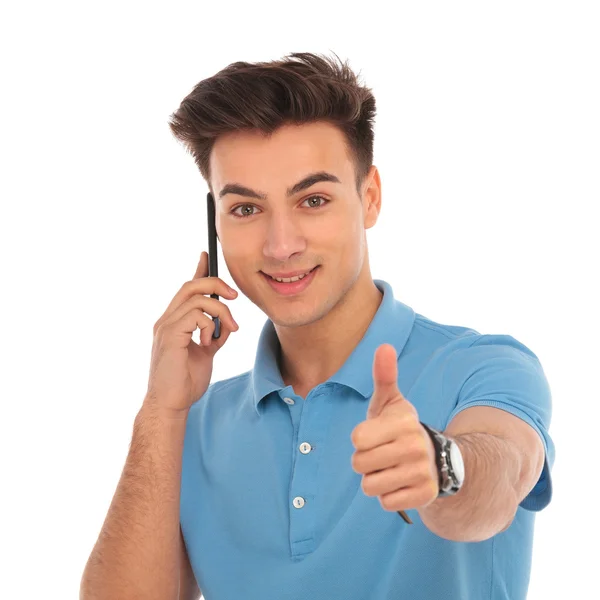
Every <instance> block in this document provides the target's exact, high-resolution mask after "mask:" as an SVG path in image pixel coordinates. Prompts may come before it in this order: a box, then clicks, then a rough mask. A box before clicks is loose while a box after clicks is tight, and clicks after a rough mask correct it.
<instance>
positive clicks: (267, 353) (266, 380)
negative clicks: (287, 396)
mask: <svg viewBox="0 0 600 600" xmlns="http://www.w3.org/2000/svg"><path fill="white" fill-rule="evenodd" d="M373 283H374V284H375V285H376V286H377V288H378V289H379V290H380V291H381V292H383V298H382V300H381V304H380V305H379V308H378V309H377V312H376V313H375V316H374V317H373V319H372V321H371V323H370V324H369V327H368V329H367V331H366V332H365V335H364V336H363V338H362V339H361V340H360V342H359V343H358V345H357V346H356V347H355V348H354V350H353V352H352V354H351V355H350V356H349V357H348V359H347V360H346V362H345V363H344V364H343V365H342V366H341V368H340V369H339V370H338V371H337V373H335V374H334V375H332V376H331V377H330V378H329V379H328V380H327V382H325V383H337V384H340V385H344V386H348V387H350V388H352V389H354V390H356V391H357V392H358V393H359V394H360V395H361V396H363V398H365V399H368V398H370V397H371V396H372V394H373V357H374V355H375V350H376V349H377V348H378V347H379V346H381V344H391V345H392V346H394V348H395V349H396V355H397V356H398V357H400V354H401V353H402V350H403V349H404V346H405V344H406V342H407V340H408V337H409V336H410V333H411V331H412V327H413V323H414V320H415V312H414V311H413V309H412V308H410V307H409V306H407V305H406V304H403V303H402V302H400V301H399V300H396V299H395V298H394V293H393V290H392V287H391V285H390V284H389V283H387V282H386V281H383V280H382V279H374V280H373ZM278 351H279V339H278V338H277V333H276V331H275V327H274V325H273V322H272V321H271V319H267V321H266V322H265V324H264V326H263V328H262V332H261V334H260V337H259V340H258V347H257V351H256V358H255V361H254V367H253V369H252V372H251V382H252V385H251V390H252V394H251V395H250V401H251V402H252V403H253V405H254V409H255V411H256V413H257V414H258V415H259V416H260V412H259V409H258V405H259V403H260V402H261V400H263V398H265V397H266V396H268V395H269V394H270V393H272V392H279V391H281V390H283V389H285V388H287V387H289V388H290V391H291V386H286V385H285V383H284V381H283V379H282V377H281V373H280V371H279V366H278V365H277V354H278ZM322 385H323V384H322Z"/></svg>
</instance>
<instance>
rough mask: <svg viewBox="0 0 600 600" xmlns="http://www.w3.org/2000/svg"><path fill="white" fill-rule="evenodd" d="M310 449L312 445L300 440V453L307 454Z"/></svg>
mask: <svg viewBox="0 0 600 600" xmlns="http://www.w3.org/2000/svg"><path fill="white" fill-rule="evenodd" d="M311 450H312V446H311V445H310V444H309V443H308V442H302V443H301V444H300V452H302V454H308V453H309V452H310V451H311Z"/></svg>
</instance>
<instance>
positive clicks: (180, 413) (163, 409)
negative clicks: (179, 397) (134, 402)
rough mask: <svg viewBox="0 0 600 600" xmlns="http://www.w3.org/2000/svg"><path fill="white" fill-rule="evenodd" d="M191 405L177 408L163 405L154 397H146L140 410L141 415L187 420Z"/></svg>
mask: <svg viewBox="0 0 600 600" xmlns="http://www.w3.org/2000/svg"><path fill="white" fill-rule="evenodd" d="M189 412H190V407H189V406H188V407H187V408H181V409H179V408H178V409H175V408H169V407H167V406H161V405H160V404H157V403H156V401H155V400H154V399H152V398H149V397H146V398H144V401H143V403H142V406H141V407H140V409H139V411H138V416H139V417H142V418H143V417H145V416H149V417H152V418H158V419H160V420H166V421H185V420H187V417H188V414H189Z"/></svg>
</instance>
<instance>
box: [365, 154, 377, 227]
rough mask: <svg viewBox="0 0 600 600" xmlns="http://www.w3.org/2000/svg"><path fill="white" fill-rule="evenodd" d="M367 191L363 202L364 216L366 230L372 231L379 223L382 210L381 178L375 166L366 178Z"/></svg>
mask: <svg viewBox="0 0 600 600" xmlns="http://www.w3.org/2000/svg"><path fill="white" fill-rule="evenodd" d="M366 182H367V183H366V184H365V185H366V186H367V187H366V190H365V192H364V200H363V214H364V225H365V229H370V228H371V227H373V225H375V223H377V218H378V217H379V211H380V210H381V178H380V177H379V171H378V170H377V167H376V166H375V165H372V166H371V168H370V169H369V174H368V176H367V178H366Z"/></svg>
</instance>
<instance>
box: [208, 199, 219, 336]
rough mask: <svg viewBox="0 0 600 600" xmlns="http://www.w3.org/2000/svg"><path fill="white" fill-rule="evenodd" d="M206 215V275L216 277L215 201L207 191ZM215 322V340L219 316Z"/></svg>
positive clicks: (216, 298)
mask: <svg viewBox="0 0 600 600" xmlns="http://www.w3.org/2000/svg"><path fill="white" fill-rule="evenodd" d="M206 209H207V212H206V216H207V219H206V220H207V222H208V276H209V277H218V276H219V267H218V260H217V226H216V224H215V201H214V198H213V195H212V194H211V193H210V192H209V193H208V194H207V196H206ZM210 297H211V298H214V299H215V300H218V299H219V296H218V295H217V294H211V295H210ZM212 320H213V323H214V324H215V330H214V331H213V339H214V340H216V339H218V338H219V337H221V320H220V319H219V317H213V318H212Z"/></svg>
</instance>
